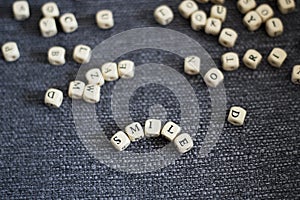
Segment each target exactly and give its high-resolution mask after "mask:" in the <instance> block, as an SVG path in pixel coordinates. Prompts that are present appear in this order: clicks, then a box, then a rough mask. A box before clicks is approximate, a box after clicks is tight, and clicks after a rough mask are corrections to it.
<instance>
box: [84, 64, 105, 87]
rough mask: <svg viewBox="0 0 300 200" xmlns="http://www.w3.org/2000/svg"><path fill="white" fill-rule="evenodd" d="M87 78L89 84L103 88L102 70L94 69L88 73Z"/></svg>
mask: <svg viewBox="0 0 300 200" xmlns="http://www.w3.org/2000/svg"><path fill="white" fill-rule="evenodd" d="M85 78H86V80H87V82H88V83H89V84H94V85H99V86H102V85H103V84H104V78H103V76H102V73H101V71H100V69H98V68H93V69H90V70H89V71H87V72H86V74H85Z"/></svg>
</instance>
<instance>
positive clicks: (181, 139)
mask: <svg viewBox="0 0 300 200" xmlns="http://www.w3.org/2000/svg"><path fill="white" fill-rule="evenodd" d="M174 145H175V147H176V149H177V150H178V151H179V152H180V153H186V152H188V151H190V150H191V149H192V148H193V147H194V142H193V139H192V137H191V136H190V135H189V134H187V133H182V134H180V135H178V136H177V137H176V138H175V139H174Z"/></svg>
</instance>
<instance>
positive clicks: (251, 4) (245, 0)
mask: <svg viewBox="0 0 300 200" xmlns="http://www.w3.org/2000/svg"><path fill="white" fill-rule="evenodd" d="M237 7H238V10H239V11H240V12H241V13H242V14H245V13H247V12H249V11H250V10H253V9H254V8H255V7H256V1H255V0H238V2H237Z"/></svg>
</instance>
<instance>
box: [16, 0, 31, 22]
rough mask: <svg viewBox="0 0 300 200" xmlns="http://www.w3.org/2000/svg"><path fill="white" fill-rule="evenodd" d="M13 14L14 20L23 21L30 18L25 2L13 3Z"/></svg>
mask: <svg viewBox="0 0 300 200" xmlns="http://www.w3.org/2000/svg"><path fill="white" fill-rule="evenodd" d="M13 13H14V16H15V19H16V20H19V21H21V20H25V19H28V18H29V17H30V8H29V4H28V2H27V1H15V2H14V3H13Z"/></svg>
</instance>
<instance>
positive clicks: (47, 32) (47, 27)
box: [39, 17, 57, 37]
mask: <svg viewBox="0 0 300 200" xmlns="http://www.w3.org/2000/svg"><path fill="white" fill-rule="evenodd" d="M39 25H40V31H41V34H42V36H43V37H53V36H55V35H56V34H57V27H56V23H55V20H54V18H51V17H45V18H43V19H41V20H40V23H39Z"/></svg>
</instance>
